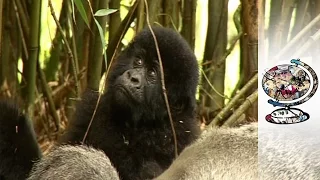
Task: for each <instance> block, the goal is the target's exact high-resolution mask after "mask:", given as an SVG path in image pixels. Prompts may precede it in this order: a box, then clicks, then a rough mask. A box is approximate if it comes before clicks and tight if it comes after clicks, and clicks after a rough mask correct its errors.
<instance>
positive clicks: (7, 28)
mask: <svg viewBox="0 0 320 180" xmlns="http://www.w3.org/2000/svg"><path fill="white" fill-rule="evenodd" d="M145 2H147V4H148V6H147V8H148V11H149V20H150V22H151V23H152V24H158V25H161V26H164V27H169V28H173V29H174V30H176V31H177V32H179V33H180V34H181V35H182V36H183V37H184V38H185V39H186V40H187V42H188V43H189V44H190V46H191V47H192V49H193V50H194V53H195V54H196V57H197V59H198V61H199V66H200V69H201V71H200V72H199V73H200V75H201V80H200V84H199V91H198V94H197V99H198V109H197V112H198V115H199V116H198V117H199V121H201V122H202V124H203V125H211V126H222V125H225V126H235V125H238V124H241V123H246V122H251V121H257V120H258V119H257V102H256V101H257V98H258V95H257V84H258V82H257V81H258V78H257V77H258V73H257V64H258V38H262V39H264V38H266V39H267V40H268V41H276V42H277V46H276V47H267V48H266V49H268V50H267V51H266V52H263V53H265V54H270V53H271V54H276V53H278V51H280V49H281V48H282V47H284V45H285V44H286V43H287V42H289V41H290V40H291V39H292V38H293V37H294V36H295V35H296V34H297V33H298V32H299V31H301V29H303V27H304V26H306V25H307V24H308V23H309V22H310V21H311V20H313V19H314V18H315V17H317V16H318V14H319V11H320V0H258V1H253V0H147V1H145V0H121V1H120V0H109V1H107V0H1V1H0V24H1V28H0V42H1V43H0V50H1V51H0V58H1V59H0V98H13V99H15V100H16V101H17V102H19V103H20V105H21V107H23V109H24V111H25V113H27V114H28V116H29V117H30V119H32V123H33V125H34V128H35V130H36V132H37V134H38V140H39V142H40V144H42V148H43V149H46V148H47V147H48V146H50V144H51V142H54V141H55V140H56V138H57V136H58V135H59V134H61V133H62V132H63V131H64V129H65V127H66V125H67V124H68V120H69V119H70V118H72V115H73V113H74V111H75V104H76V102H77V101H79V100H80V99H81V94H82V92H83V91H84V90H85V89H86V88H90V89H93V90H101V89H102V87H104V84H103V81H101V80H102V79H103V78H102V77H104V75H105V72H106V70H107V68H108V67H109V65H110V62H111V61H112V60H113V59H114V57H116V55H117V54H118V53H119V52H120V51H121V50H122V49H123V48H125V47H126V46H127V45H128V43H129V42H130V40H131V39H132V38H133V37H134V35H135V34H136V33H137V32H139V31H141V29H143V28H144V27H146V4H145ZM258 22H260V26H258ZM315 30H316V29H310V30H309V32H310V33H311V34H312V33H313V32H315ZM258 32H259V33H258ZM261 42H264V41H261ZM264 46H268V45H267V44H265V45H264Z"/></svg>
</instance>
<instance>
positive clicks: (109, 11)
mask: <svg viewBox="0 0 320 180" xmlns="http://www.w3.org/2000/svg"><path fill="white" fill-rule="evenodd" d="M117 11H118V9H99V10H98V11H97V12H96V13H94V16H107V15H109V14H112V13H115V12H117Z"/></svg>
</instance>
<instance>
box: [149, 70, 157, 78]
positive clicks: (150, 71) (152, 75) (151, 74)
mask: <svg viewBox="0 0 320 180" xmlns="http://www.w3.org/2000/svg"><path fill="white" fill-rule="evenodd" d="M148 75H149V76H150V77H155V76H156V71H155V70H153V69H152V70H149V71H148Z"/></svg>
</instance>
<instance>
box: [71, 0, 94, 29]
mask: <svg viewBox="0 0 320 180" xmlns="http://www.w3.org/2000/svg"><path fill="white" fill-rule="evenodd" d="M73 2H74V3H75V4H76V6H77V9H78V10H79V12H80V15H81V17H82V19H83V20H84V22H85V23H86V24H87V26H88V28H90V26H89V20H88V17H87V13H86V10H85V9H84V7H83V4H82V1H81V0H73Z"/></svg>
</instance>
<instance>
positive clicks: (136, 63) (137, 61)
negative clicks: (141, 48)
mask: <svg viewBox="0 0 320 180" xmlns="http://www.w3.org/2000/svg"><path fill="white" fill-rule="evenodd" d="M134 64H135V65H137V66H142V64H143V62H142V59H141V58H136V59H135V60H134Z"/></svg>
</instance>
